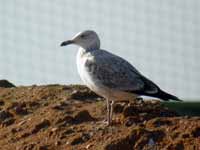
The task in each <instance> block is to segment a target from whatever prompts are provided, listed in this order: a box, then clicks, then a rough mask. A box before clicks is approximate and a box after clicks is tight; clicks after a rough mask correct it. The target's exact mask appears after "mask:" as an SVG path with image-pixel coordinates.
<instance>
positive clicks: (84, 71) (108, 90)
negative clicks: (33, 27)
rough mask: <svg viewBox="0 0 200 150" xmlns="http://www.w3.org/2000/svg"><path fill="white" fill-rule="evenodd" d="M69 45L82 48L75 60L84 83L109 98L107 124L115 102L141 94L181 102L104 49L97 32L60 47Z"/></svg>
mask: <svg viewBox="0 0 200 150" xmlns="http://www.w3.org/2000/svg"><path fill="white" fill-rule="evenodd" d="M69 44H75V45H78V46H79V47H80V48H79V50H78V53H77V57H76V63H77V68H78V73H79V75H80V77H81V79H82V81H83V82H84V84H85V85H86V86H87V87H89V88H90V89H91V90H92V91H94V92H95V93H97V94H98V95H100V96H102V97H104V98H105V99H106V102H107V103H106V104H107V124H108V125H111V123H112V122H111V121H112V114H113V104H114V102H115V101H122V100H130V99H132V98H137V97H138V96H151V97H156V98H159V99H161V100H165V101H167V100H176V101H180V99H179V98H177V97H176V96H173V95H171V94H168V93H166V92H164V91H163V90H161V89H160V88H159V86H157V85H156V84H155V83H153V82H152V81H151V80H149V79H148V78H146V77H145V76H143V75H142V74H141V73H140V72H139V71H138V70H137V69H136V68H135V67H133V66H132V65H131V64H130V63H129V62H128V61H126V60H125V59H123V58H122V57H120V56H117V55H115V54H112V53H110V52H108V51H106V50H103V49H101V48H100V39H99V36H98V35H97V33H96V32H95V31H92V30H86V31H83V32H80V33H78V34H76V35H75V36H74V37H73V38H72V39H71V40H67V41H64V42H62V43H61V46H66V45H69Z"/></svg>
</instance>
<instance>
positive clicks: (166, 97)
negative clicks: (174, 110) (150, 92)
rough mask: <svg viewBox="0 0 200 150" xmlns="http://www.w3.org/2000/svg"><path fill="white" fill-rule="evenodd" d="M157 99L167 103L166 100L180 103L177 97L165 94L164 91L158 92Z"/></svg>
mask: <svg viewBox="0 0 200 150" xmlns="http://www.w3.org/2000/svg"><path fill="white" fill-rule="evenodd" d="M157 97H158V98H160V99H162V100H165V101H168V100H174V101H179V102H181V101H182V100H181V99H179V98H178V97H176V96H174V95H171V94H169V93H166V92H164V91H160V92H159V93H158V95H157Z"/></svg>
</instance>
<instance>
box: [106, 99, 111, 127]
mask: <svg viewBox="0 0 200 150" xmlns="http://www.w3.org/2000/svg"><path fill="white" fill-rule="evenodd" d="M106 104H107V123H108V125H110V101H109V99H106Z"/></svg>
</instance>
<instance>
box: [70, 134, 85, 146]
mask: <svg viewBox="0 0 200 150" xmlns="http://www.w3.org/2000/svg"><path fill="white" fill-rule="evenodd" d="M83 142H84V141H83V139H82V137H81V136H80V135H78V136H75V137H74V138H73V139H72V141H71V145H77V144H81V143H83Z"/></svg>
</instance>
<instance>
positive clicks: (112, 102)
mask: <svg viewBox="0 0 200 150" xmlns="http://www.w3.org/2000/svg"><path fill="white" fill-rule="evenodd" d="M113 104H114V101H113V100H112V101H111V103H110V116H109V117H110V121H111V122H112V115H113ZM111 122H110V123H111Z"/></svg>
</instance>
